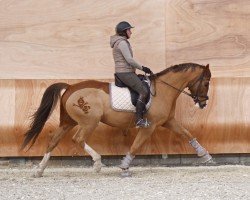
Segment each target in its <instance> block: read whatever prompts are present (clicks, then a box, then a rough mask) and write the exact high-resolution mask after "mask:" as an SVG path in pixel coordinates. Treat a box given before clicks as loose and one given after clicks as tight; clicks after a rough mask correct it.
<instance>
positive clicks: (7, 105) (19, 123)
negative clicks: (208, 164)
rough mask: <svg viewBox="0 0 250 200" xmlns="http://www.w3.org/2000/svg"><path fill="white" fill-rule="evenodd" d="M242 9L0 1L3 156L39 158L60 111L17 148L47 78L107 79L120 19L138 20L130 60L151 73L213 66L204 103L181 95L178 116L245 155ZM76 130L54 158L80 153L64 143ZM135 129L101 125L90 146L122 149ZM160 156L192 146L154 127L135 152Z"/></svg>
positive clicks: (220, 4)
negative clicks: (187, 65) (25, 148)
mask: <svg viewBox="0 0 250 200" xmlns="http://www.w3.org/2000/svg"><path fill="white" fill-rule="evenodd" d="M249 10H250V1H248V0H241V1H237V0H224V1H212V0H189V1H187V0H147V1H143V0H131V1H126V2H125V1H117V0H107V1H101V0H92V1H90V0H81V1H78V0H77V1H64V0H54V1H49V0H43V1H40V2H39V1H35V0H25V1H18V0H13V1H0V94H1V95H0V105H1V109H0V144H1V148H0V156H39V155H43V153H44V151H45V149H46V146H47V142H48V140H49V138H50V137H52V135H53V130H55V128H56V127H57V124H58V117H59V112H58V111H59V110H58V108H57V110H56V111H55V112H54V113H53V115H52V116H51V118H50V119H49V121H48V123H47V124H46V126H45V129H44V131H43V132H42V134H41V135H40V137H39V138H38V141H37V145H35V146H34V148H32V149H31V150H30V151H29V152H27V153H24V152H20V151H19V146H20V143H21V141H22V136H23V134H24V133H25V131H26V130H27V128H28V124H29V122H30V121H29V116H30V115H31V114H32V113H33V112H34V111H35V109H36V108H37V107H38V106H39V103H40V100H41V97H42V94H43V92H44V90H45V88H47V87H48V86H49V85H50V84H52V83H54V82H58V81H60V82H61V81H65V82H67V83H70V84H72V83H76V82H79V81H80V80H83V79H102V80H110V79H113V72H114V63H113V60H112V51H111V48H110V47H109V37H110V35H112V34H114V26H115V25H116V24H117V23H118V22H119V21H122V20H127V21H129V22H130V23H131V24H133V25H134V26H135V27H136V28H135V29H133V35H132V38H131V40H130V42H131V44H132V46H133V50H134V54H135V58H136V60H138V61H139V62H140V63H142V64H144V65H146V66H149V67H151V69H152V70H153V71H154V72H159V71H160V70H162V69H164V68H165V67H166V66H170V65H173V64H179V63H182V62H197V63H199V64H207V63H209V64H210V66H211V70H212V77H213V79H212V83H211V89H210V95H209V97H210V101H209V104H208V107H207V109H206V110H199V109H197V108H195V107H194V106H193V102H192V100H191V99H189V98H188V97H186V96H184V95H181V96H180V98H179V99H178V106H177V110H176V118H177V119H178V120H179V121H180V122H181V123H182V124H183V125H184V126H185V127H186V128H188V129H189V130H190V131H191V132H192V133H193V134H194V135H195V136H196V137H197V138H198V140H199V141H200V143H201V144H202V145H204V146H205V147H206V148H207V149H208V150H209V151H210V152H211V153H250V145H249V144H250V136H249V131H250V114H249V111H250V107H249V99H250V89H249V88H250V54H249V48H250V45H249V44H250V43H249V41H250V35H249V19H250V11H249ZM55 79H58V81H56V80H55ZM59 79H60V80H59ZM75 131H76V130H73V131H71V132H70V133H69V134H67V135H66V136H65V138H64V139H63V140H62V142H61V143H60V144H59V145H58V147H56V149H55V150H54V151H53V155H56V156H71V155H85V154H84V152H83V150H82V149H81V148H80V147H78V146H76V145H75V144H74V143H73V142H72V141H71V137H72V135H73V134H74V132H75ZM135 135H136V130H134V129H133V130H131V131H130V132H129V133H128V135H127V136H124V135H123V133H122V131H121V130H119V129H116V128H112V127H109V126H107V125H104V124H100V125H99V126H98V128H97V129H96V130H95V132H94V134H93V137H91V138H90V141H89V143H90V145H91V146H93V148H94V149H96V150H97V151H98V152H100V153H101V154H103V155H118V154H125V153H126V152H127V151H128V148H129V146H130V145H131V144H132V141H133V139H134V137H135ZM163 153H169V154H188V153H194V151H193V149H191V147H190V146H189V145H188V143H187V142H185V141H183V140H182V139H181V138H180V137H179V136H177V135H174V134H173V133H172V132H169V131H168V130H166V129H163V128H159V129H158V130H156V132H155V133H154V135H153V137H152V138H150V139H149V140H148V141H147V142H146V144H145V145H144V146H143V148H142V150H141V152H140V154H163Z"/></svg>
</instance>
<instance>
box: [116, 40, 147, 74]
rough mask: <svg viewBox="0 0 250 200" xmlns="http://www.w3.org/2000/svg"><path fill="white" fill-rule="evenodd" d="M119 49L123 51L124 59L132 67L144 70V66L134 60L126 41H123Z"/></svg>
mask: <svg viewBox="0 0 250 200" xmlns="http://www.w3.org/2000/svg"><path fill="white" fill-rule="evenodd" d="M118 48H119V49H120V50H121V52H122V55H123V57H124V58H125V60H126V61H127V62H128V63H129V65H130V66H132V67H135V68H137V69H140V70H142V65H141V64H139V63H137V62H136V61H135V60H134V59H133V57H132V55H131V53H130V50H129V47H128V44H127V42H126V41H121V42H120V43H119V45H118Z"/></svg>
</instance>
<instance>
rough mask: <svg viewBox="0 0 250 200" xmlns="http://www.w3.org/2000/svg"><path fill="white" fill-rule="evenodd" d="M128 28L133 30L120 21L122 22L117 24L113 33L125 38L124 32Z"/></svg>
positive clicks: (126, 23)
mask: <svg viewBox="0 0 250 200" xmlns="http://www.w3.org/2000/svg"><path fill="white" fill-rule="evenodd" d="M130 28H134V27H133V26H131V25H130V24H129V23H128V22H126V21H122V22H119V23H118V24H117V25H116V27H115V31H116V33H117V34H118V35H120V36H126V37H127V38H128V36H127V33H126V30H127V29H130Z"/></svg>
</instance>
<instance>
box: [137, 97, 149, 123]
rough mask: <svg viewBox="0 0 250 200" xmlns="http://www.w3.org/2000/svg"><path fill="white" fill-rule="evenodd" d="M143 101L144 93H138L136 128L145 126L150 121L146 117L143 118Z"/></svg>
mask: <svg viewBox="0 0 250 200" xmlns="http://www.w3.org/2000/svg"><path fill="white" fill-rule="evenodd" d="M145 102H146V95H140V96H139V98H138V100H137V103H136V128H147V127H149V125H150V122H149V121H148V120H147V119H143V113H144V112H145Z"/></svg>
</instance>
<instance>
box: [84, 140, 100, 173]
mask: <svg viewBox="0 0 250 200" xmlns="http://www.w3.org/2000/svg"><path fill="white" fill-rule="evenodd" d="M84 150H85V151H86V152H87V153H88V154H89V155H90V156H91V157H92V159H93V161H94V166H93V167H94V171H95V172H100V171H101V169H102V162H101V156H100V154H98V153H97V152H96V151H95V150H94V149H92V148H91V147H90V146H89V145H87V144H86V143H84Z"/></svg>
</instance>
